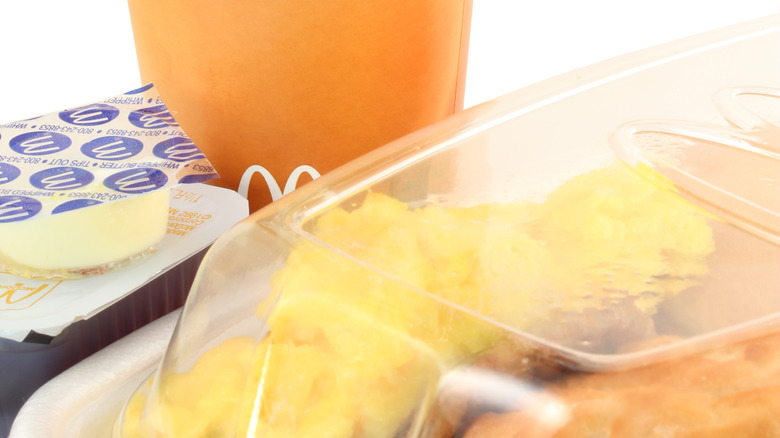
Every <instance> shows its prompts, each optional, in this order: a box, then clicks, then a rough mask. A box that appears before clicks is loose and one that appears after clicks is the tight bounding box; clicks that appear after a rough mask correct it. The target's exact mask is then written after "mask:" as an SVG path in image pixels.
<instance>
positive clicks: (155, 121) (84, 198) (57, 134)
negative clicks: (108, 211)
mask: <svg viewBox="0 0 780 438" xmlns="http://www.w3.org/2000/svg"><path fill="white" fill-rule="evenodd" d="M217 177H218V175H217V173H216V172H215V170H214V168H213V167H212V166H211V164H210V163H209V161H208V160H207V159H206V157H205V156H204V155H203V153H202V152H201V151H200V150H199V149H198V147H197V146H196V145H195V144H193V142H192V141H191V140H190V139H189V137H188V136H187V135H186V134H185V133H184V132H183V131H182V130H181V128H180V127H179V125H178V124H177V123H176V121H175V119H174V117H173V115H172V114H171V113H170V111H168V109H167V108H166V106H165V104H164V103H163V101H162V99H161V98H160V96H159V93H157V91H156V89H155V88H154V86H153V85H152V84H149V85H146V86H144V87H142V88H139V89H136V90H132V91H129V92H127V93H125V94H122V95H119V96H116V97H112V98H109V99H105V100H103V101H99V102H94V103H91V104H88V105H83V106H80V107H77V108H72V109H66V110H63V111H59V112H56V113H51V114H47V115H44V116H40V117H36V118H32V119H28V120H22V121H18V122H12V123H6V124H3V125H0V223H8V222H19V221H26V220H31V219H39V218H42V217H46V216H49V215H52V214H57V213H60V212H65V211H70V210H73V209H77V208H82V207H85V206H92V205H96V204H99V203H105V202H112V201H118V200H122V199H127V198H130V197H134V196H138V195H142V194H146V193H150V192H153V191H157V190H161V189H165V188H170V187H173V186H175V185H178V184H184V183H193V182H204V181H208V180H211V179H214V178H217Z"/></svg>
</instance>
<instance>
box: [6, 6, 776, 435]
mask: <svg viewBox="0 0 780 438" xmlns="http://www.w3.org/2000/svg"><path fill="white" fill-rule="evenodd" d="M777 47H780V17H778V16H772V17H767V18H765V19H760V20H756V21H751V22H747V23H744V24H741V25H737V26H733V27H729V28H725V29H721V30H719V31H716V32H710V33H707V34H703V35H700V36H696V37H693V38H688V39H684V40H681V41H678V42H675V43H672V44H667V45H663V46H659V47H656V48H653V49H649V50H645V51H641V52H637V53H634V54H631V55H628V56H624V57H620V58H616V59H613V60H610V61H607V62H604V63H601V64H597V65H594V66H591V67H587V68H583V69H580V70H577V71H574V72H571V73H569V74H564V75H562V76H559V77H555V78H552V79H550V80H548V81H545V82H542V83H539V84H537V85H534V86H531V87H528V88H525V89H521V90H517V91H516V92H514V93H511V94H508V95H506V96H503V97H501V98H498V99H496V100H494V101H491V102H487V103H485V104H482V105H479V106H477V107H474V108H471V109H468V110H466V111H464V112H462V113H460V114H457V115H455V116H453V117H451V118H449V119H446V120H445V121H443V122H441V123H437V124H435V125H432V126H430V127H428V128H425V129H423V130H421V131H418V132H416V133H414V134H411V135H409V136H407V137H403V138H401V139H399V140H397V141H395V142H393V143H390V144H388V145H386V146H385V147H383V148H381V149H379V150H377V151H375V152H372V153H369V154H368V155H365V156H363V157H361V158H359V159H357V160H355V161H353V162H351V163H349V164H347V165H345V166H343V167H341V168H339V169H337V170H336V171H334V172H331V173H329V174H327V175H323V176H322V177H321V178H319V179H317V180H316V181H314V182H312V183H310V184H307V185H306V186H304V187H302V188H300V189H298V190H296V191H295V192H293V193H291V194H290V195H288V196H286V197H284V198H282V199H280V200H278V201H277V202H275V203H273V204H271V205H269V206H268V207H265V208H264V209H262V210H260V211H258V212H256V213H254V214H252V215H251V216H249V217H248V218H247V219H245V220H243V221H241V222H240V223H239V224H238V225H236V226H235V227H232V228H231V229H230V230H229V231H228V232H226V233H225V234H223V235H222V236H221V237H220V238H219V239H218V240H217V241H216V242H215V243H214V245H212V246H211V248H210V249H209V251H208V252H207V254H206V256H205V257H204V259H203V262H202V263H201V265H200V268H199V270H198V274H197V275H196V278H195V281H194V282H193V286H192V290H191V292H190V295H189V297H188V300H187V303H186V304H185V306H184V307H183V309H182V311H181V315H180V317H179V319H178V321H176V322H175V329H173V325H174V324H170V325H168V326H167V329H164V330H162V331H155V330H150V331H148V332H137V333H134V335H138V336H137V337H135V336H134V337H133V338H132V339H127V341H128V342H127V343H123V342H122V341H119V342H117V343H116V344H115V345H113V346H112V347H114V348H112V351H111V352H113V353H114V354H115V355H112V354H111V352H109V351H108V350H106V351H105V352H106V353H107V354H106V355H101V357H96V358H95V360H94V361H90V362H89V363H86V364H79V365H84V366H85V367H84V368H81V369H80V368H79V365H77V366H76V367H74V368H73V369H71V370H69V371H68V372H66V373H64V374H62V375H61V376H59V377H58V378H55V379H54V380H52V381H51V382H49V383H48V384H47V385H45V386H44V387H42V388H41V389H40V390H39V391H38V392H37V393H36V394H35V395H34V396H33V397H32V399H31V400H30V401H29V402H28V403H27V404H26V405H25V407H24V408H23V409H22V411H21V412H20V415H19V417H18V419H17V421H16V423H15V424H14V427H13V430H12V433H11V436H12V437H32V436H49V437H75V436H114V437H121V438H129V437H151V436H154V437H161V436H165V437H201V436H210V437H213V436H226V437H237V436H241V437H249V436H252V437H260V436H262V437H291V436H295V437H322V436H329V437H345V438H354V437H371V438H375V437H388V438H391V437H425V438H431V437H436V438H440V437H468V438H473V437H491V438H500V437H515V436H532V437H564V436H565V437H580V436H582V437H591V436H600V437H603V436H615V437H631V436H641V437H647V436H669V435H672V436H674V435H675V434H677V436H716V435H718V434H720V436H758V434H759V433H764V434H769V435H778V434H780V430H778V429H777V422H776V420H775V419H776V413H777V407H778V406H780V392H778V391H777V387H778V385H780V381H778V380H777V376H780V372H778V370H780V360H779V359H778V358H780V348H779V347H778V345H780V343H779V342H780V341H778V339H779V338H778V336H780V334H778V333H780V332H778V323H780V300H778V296H780V294H779V292H780V274H779V272H780V271H778V269H777V267H778V266H780V240H779V238H780V233H779V232H778V231H780V227H778V223H779V222H778V221H779V219H780V208H778V203H777V202H778V199H780V186H778V185H777V180H778V177H779V176H780V159H778V158H779V157H778V154H777V151H778V147H777V144H778V142H777V139H778V136H777V133H778V132H779V131H780V102H779V100H780V99H778V97H777V96H778V95H780V94H778V90H780V51H778V50H777ZM726 167H728V169H727V170H726V169H725V168H726ZM144 336H147V337H146V338H144ZM168 336H170V338H169V339H170V342H168V343H167V347H162V346H161V344H163V345H165V344H166V343H165V342H164V341H163V342H160V341H161V339H165V338H166V337H168ZM143 339H146V341H147V342H148V343H149V344H150V345H151V344H153V345H155V346H156V350H155V353H150V354H148V355H141V356H139V357H135V358H129V357H127V354H126V352H127V351H133V349H134V348H135V347H134V345H137V343H138V342H143V341H142V340H143ZM163 349H164V350H165V351H164V352H163V351H162V350H163ZM154 355H158V356H157V357H156V358H155V357H154ZM112 360H115V361H118V365H117V366H116V367H114V368H112V367H111V366H110V365H108V364H109V363H110V362H111V361H112ZM101 366H103V367H106V368H105V369H110V370H114V371H115V372H114V373H112V375H110V376H108V375H104V376H101V379H100V381H99V382H95V383H94V384H91V383H90V382H86V383H84V382H83V376H84V375H85V374H84V372H85V371H86V370H90V369H96V368H100V367H101ZM77 382H78V383H77ZM45 412H54V413H55V414H56V416H55V417H54V418H55V419H54V420H53V421H51V420H49V422H47V421H44V420H41V419H40V417H41V416H43V413H45ZM50 423H54V424H50ZM762 436H763V435H762Z"/></svg>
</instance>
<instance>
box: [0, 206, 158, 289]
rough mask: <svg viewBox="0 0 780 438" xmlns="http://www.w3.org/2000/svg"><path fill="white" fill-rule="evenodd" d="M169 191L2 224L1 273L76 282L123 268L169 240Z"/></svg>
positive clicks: (0, 238) (0, 229)
mask: <svg viewBox="0 0 780 438" xmlns="http://www.w3.org/2000/svg"><path fill="white" fill-rule="evenodd" d="M169 202H170V190H159V191H155V192H151V193H148V194H144V195H141V196H134V197H130V198H127V199H123V200H119V201H115V202H110V203H104V204H97V205H92V206H89V207H84V208H80V209H77V210H70V211H67V212H63V213H59V214H52V215H50V216H46V217H43V218H40V219H36V220H31V221H21V222H13V223H4V224H0V269H3V270H5V271H6V272H9V273H12V274H15V275H21V276H25V277H49V278H56V277H65V278H74V277H81V276H85V275H90V274H99V273H103V272H106V271H109V270H112V269H115V268H117V267H120V266H123V265H125V264H127V263H129V262H131V261H132V260H134V259H137V258H140V257H142V256H143V255H144V254H145V253H148V252H150V251H152V250H153V248H154V247H155V245H157V244H158V243H159V242H160V240H161V239H162V238H163V237H164V236H165V232H166V229H167V221H168V206H169Z"/></svg>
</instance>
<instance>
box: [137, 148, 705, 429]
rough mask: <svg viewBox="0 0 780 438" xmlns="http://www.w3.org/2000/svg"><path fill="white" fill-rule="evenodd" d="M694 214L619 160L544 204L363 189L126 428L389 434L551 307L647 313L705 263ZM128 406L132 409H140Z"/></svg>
mask: <svg viewBox="0 0 780 438" xmlns="http://www.w3.org/2000/svg"><path fill="white" fill-rule="evenodd" d="M706 220H707V219H706V217H705V216H704V215H703V214H701V212H699V211H697V210H696V209H695V208H694V207H692V206H690V205H689V204H687V203H685V202H684V201H682V200H680V199H678V198H676V197H674V196H673V195H670V194H669V193H668V192H666V191H664V190H662V189H660V188H658V187H657V186H655V185H653V184H649V183H648V182H647V181H646V180H644V179H643V178H641V177H640V176H638V175H637V174H636V173H635V172H634V171H632V170H630V169H629V168H628V167H625V166H624V165H622V164H616V165H612V166H609V167H606V168H604V169H600V170H596V171H593V172H590V173H588V174H584V175H581V176H579V177H576V178H574V179H572V180H570V181H568V182H567V183H565V184H564V185H562V186H561V187H559V188H558V189H557V190H556V191H555V192H553V193H551V194H550V195H549V196H548V197H547V199H546V200H545V202H543V203H539V204H537V203H531V202H526V203H515V204H484V205H478V206H473V207H442V206H435V205H433V206H428V207H425V208H419V209H411V208H409V207H408V206H407V205H406V204H405V203H402V202H399V201H397V200H394V199H391V198H389V197H387V196H385V195H381V194H369V195H368V196H367V197H366V199H365V200H364V202H363V203H362V205H361V206H360V207H358V208H356V209H354V210H352V211H347V210H345V209H334V210H332V211H330V212H328V213H327V214H325V215H323V216H322V217H321V218H319V220H318V222H317V224H316V227H315V229H314V231H313V234H314V235H315V236H316V237H317V239H320V240H321V242H323V243H325V246H330V247H331V249H335V250H336V251H337V252H341V253H343V255H344V257H336V256H334V255H333V252H332V251H326V250H324V249H323V247H322V245H317V244H314V243H311V242H306V243H302V244H301V245H300V246H298V247H297V248H295V249H294V250H293V251H292V252H291V254H290V255H289V258H288V260H287V263H286V267H285V268H284V269H283V270H281V271H280V272H278V273H277V275H276V276H275V277H274V278H273V281H272V283H273V287H274V288H275V289H276V290H283V292H282V293H281V294H280V295H279V300H278V302H277V303H276V305H275V306H274V307H273V311H272V312H271V313H270V315H266V311H265V309H266V307H262V308H260V309H259V310H258V315H259V316H260V317H261V318H263V317H266V316H267V317H268V321H267V322H268V327H269V333H268V335H267V336H266V337H265V338H264V339H262V340H261V341H260V342H259V343H258V342H257V341H255V340H254V339H252V338H249V337H246V338H241V337H237V338H232V339H228V340H227V341H225V342H224V343H223V344H221V345H220V346H218V347H217V348H214V349H212V350H211V351H209V352H208V353H206V354H204V355H203V356H202V357H201V358H200V359H199V360H198V361H197V363H196V364H195V365H194V367H193V368H192V369H191V370H190V371H189V372H186V373H182V374H175V375H166V376H163V377H162V380H161V381H160V388H161V390H160V391H159V392H158V397H157V398H154V399H149V400H154V403H153V404H149V405H148V406H146V411H145V412H144V413H143V418H142V409H143V408H144V404H145V403H146V398H145V395H144V393H143V391H139V393H138V394H137V395H136V397H135V398H134V399H133V400H131V402H130V404H129V405H128V407H127V410H126V412H125V416H126V419H127V420H128V421H126V422H125V423H124V424H123V426H122V427H123V429H122V434H123V436H125V437H131V436H142V435H143V434H142V433H141V428H143V431H144V433H146V434H147V435H151V436H171V437H180V438H186V437H207V436H208V437H211V436H242V437H243V436H262V437H298V438H307V437H311V438H314V437H317V438H323V437H324V438H328V437H333V438H342V437H344V438H351V437H372V438H373V437H394V436H397V433H398V431H399V429H402V428H403V427H414V425H415V424H416V423H415V421H417V420H419V419H417V418H415V414H416V413H418V412H421V411H423V409H420V408H421V407H424V405H425V404H426V403H427V402H430V400H431V399H432V397H434V396H435V392H436V385H437V382H438V379H439V377H440V376H441V375H442V373H443V372H446V370H447V369H449V368H450V367H452V366H456V365H458V364H460V363H463V362H464V361H468V360H471V358H473V357H474V356H475V355H477V354H479V352H481V351H483V350H484V349H486V348H488V347H489V346H490V345H491V344H492V343H493V342H494V341H495V340H496V339H498V337H499V336H500V335H501V333H500V331H499V329H498V325H496V324H493V323H491V321H492V322H500V323H502V324H507V325H511V326H513V327H516V328H519V329H523V328H524V327H527V326H529V324H530V323H531V322H534V321H539V320H543V319H544V318H545V317H546V316H547V315H548V313H549V312H550V311H551V310H553V309H564V310H567V311H575V312H576V311H578V310H581V309H584V308H588V307H599V306H601V305H602V304H603V303H604V302H605V301H606V300H614V299H631V300H633V301H634V303H635V305H636V306H637V307H638V308H639V309H640V310H641V311H643V312H645V313H647V314H653V313H654V312H655V308H656V306H657V305H658V303H660V302H661V301H662V300H663V299H664V298H665V297H667V296H670V295H673V294H677V293H678V292H680V291H682V290H684V289H685V288H687V287H688V286H690V285H691V284H693V283H694V282H696V278H697V277H700V276H701V275H703V274H704V273H705V272H706V269H707V267H706V263H705V257H706V256H707V255H708V254H709V253H710V252H711V251H712V250H713V245H714V244H713V240H712V235H711V231H710V229H709V227H708V225H707V223H706ZM139 418H142V420H140V421H139Z"/></svg>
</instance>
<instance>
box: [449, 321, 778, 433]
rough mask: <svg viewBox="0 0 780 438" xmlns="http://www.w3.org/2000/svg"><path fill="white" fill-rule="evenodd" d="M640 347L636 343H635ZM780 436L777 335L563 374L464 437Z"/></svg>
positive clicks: (486, 417)
mask: <svg viewBox="0 0 780 438" xmlns="http://www.w3.org/2000/svg"><path fill="white" fill-rule="evenodd" d="M640 348H641V347H640ZM774 436H780V333H777V334H772V335H767V336H764V337H762V338H758V339H755V340H752V341H749V342H743V343H739V344H734V345H730V346H725V347H721V348H717V349H714V350H711V351H707V352H704V353H699V354H696V355H692V356H688V357H685V358H680V359H676V360H672V361H666V362H662V363H657V364H654V365H650V366H646V367H642V368H637V369H633V370H628V371H622V372H613V373H592V374H578V375H570V376H567V377H566V378H564V379H560V380H557V381H555V382H552V383H549V384H547V385H545V387H544V389H542V390H539V391H537V392H535V393H534V394H533V395H529V394H524V395H523V396H522V400H518V403H517V406H516V407H515V409H514V410H513V411H511V412H503V413H485V414H483V415H481V416H480V417H478V418H477V419H476V420H475V421H474V422H473V423H472V424H471V425H470V426H469V428H468V430H467V432H466V433H465V434H464V438H476V437H489V438H510V437H555V438H565V437H599V438H603V437H621V438H622V437H686V438H689V437H709V438H712V437H774Z"/></svg>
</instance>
